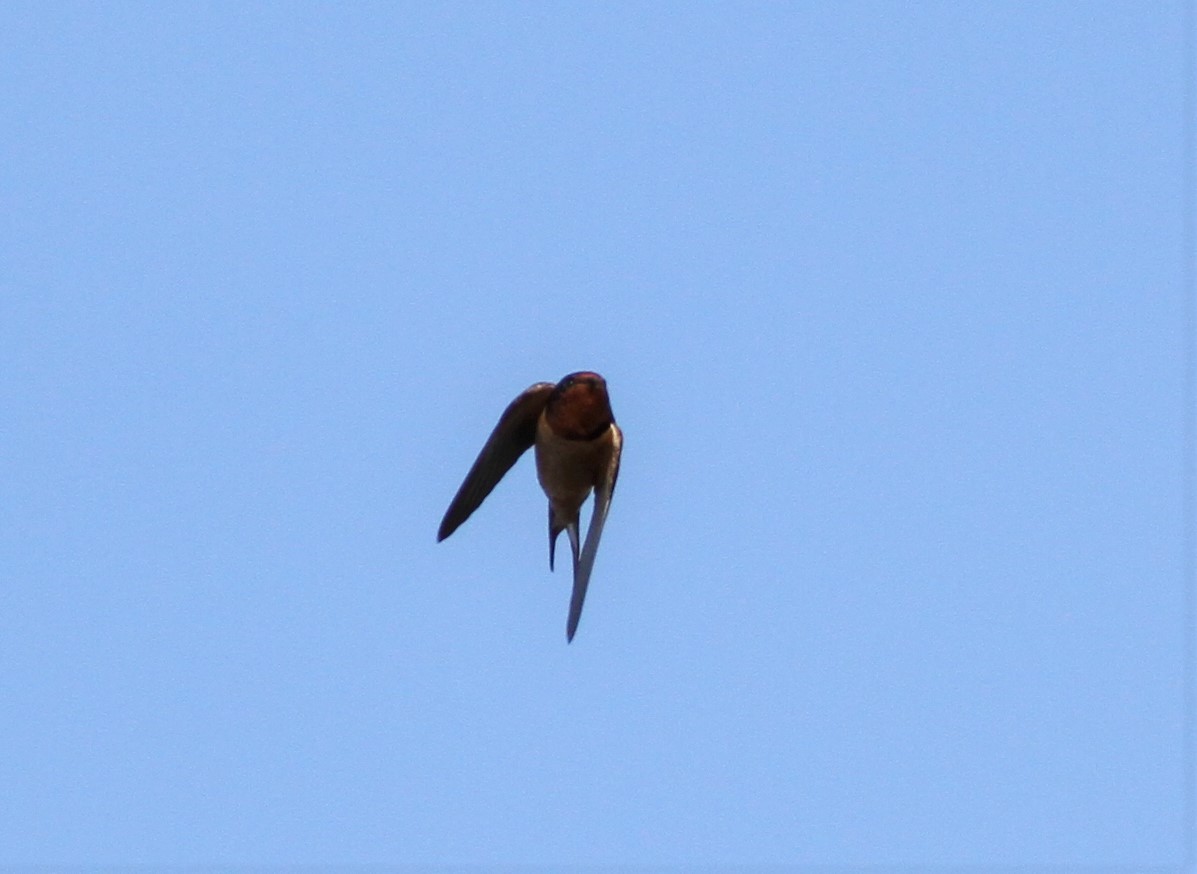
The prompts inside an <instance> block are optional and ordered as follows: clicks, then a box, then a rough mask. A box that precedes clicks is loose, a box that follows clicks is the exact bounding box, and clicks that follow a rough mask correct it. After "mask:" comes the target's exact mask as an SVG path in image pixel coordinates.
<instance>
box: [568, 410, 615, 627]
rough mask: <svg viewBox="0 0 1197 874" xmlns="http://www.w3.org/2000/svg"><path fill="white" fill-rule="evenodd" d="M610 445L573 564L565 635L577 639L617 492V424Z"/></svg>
mask: <svg viewBox="0 0 1197 874" xmlns="http://www.w3.org/2000/svg"><path fill="white" fill-rule="evenodd" d="M611 429H612V431H613V432H614V433H613V434H612V436H613V438H614V439H613V440H612V444H611V458H610V460H609V461H608V463H607V470H606V471H605V472H604V475H603V478H602V481H601V482H599V484H598V486H596V487H595V490H594V510H593V512H592V513H591V514H590V528H589V529H588V530H587V531H586V543H585V545H584V546H583V547H582V557H581V558H579V559H578V560H577V561H576V562H575V563H574V591H573V594H572V595H570V598H569V621H568V622H567V623H566V625H565V638H566V640H567V641H572V640H573V639H574V634H575V633H576V632H577V630H578V620H579V619H581V618H582V602H584V601H585V600H586V588H587V587H588V586H589V585H590V571H591V570H592V569H593V568H594V555H595V553H596V552H598V545H599V538H601V537H602V536H603V525H605V524H606V523H607V511H608V510H610V509H611V496H612V495H614V494H615V481H616V480H617V479H618V478H619V456H620V454H621V453H622V452H623V432H622V431H620V430H619V426H618V425H616V424H614V423H613V424H612V425H611Z"/></svg>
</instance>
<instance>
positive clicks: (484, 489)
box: [436, 382, 553, 543]
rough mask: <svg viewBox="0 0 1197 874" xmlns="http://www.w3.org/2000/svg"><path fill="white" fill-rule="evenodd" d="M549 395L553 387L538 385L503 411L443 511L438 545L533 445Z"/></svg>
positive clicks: (438, 533)
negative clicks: (463, 480) (538, 422)
mask: <svg viewBox="0 0 1197 874" xmlns="http://www.w3.org/2000/svg"><path fill="white" fill-rule="evenodd" d="M552 391H553V383H551V382H538V383H536V385H534V386H531V387H530V388H529V389H528V390H527V391H525V392H524V393H523V394H521V395H520V396H519V397H518V398H516V399H515V400H514V401H512V402H511V404H510V405H509V406H508V407H507V409H506V410H504V411H503V415H502V416H500V417H499V424H497V425H495V430H493V431H492V432H491V433H490V439H489V440H487V441H486V445H485V446H483V447H482V451H481V452H479V453H478V457H477V458H476V459H475V460H474V466H473V467H471V468H470V472H469V473H467V474H466V478H465V482H463V483H462V484H461V488H459V489H458V490H457V495H456V496H455V497H454V498H453V503H451V504H450V505H449V509H448V510H446V511H445V518H444V519H442V520H441V527H440V530H438V531H437V533H436V539H437V542H438V543H439V542H440V541H442V540H444V539H445V538H446V537H448V536H449V535H450V534H452V533H453V532H454V531H456V530H457V527H458V526H459V525H461V523H462V522H464V521H465V520H466V519H468V518H470V514H471V513H473V512H474V511H475V510H477V509H478V505H479V504H481V503H482V502H483V500H485V498H486V496H487V495H489V494H490V493H491V492H492V491H493V490H494V487H495V486H496V485H498V484H499V480H501V479H502V478H503V474H505V473H507V471H509V470H511V466H512V465H513V464H515V463H516V461H517V460H518V459H519V457H520V456H521V455H523V454H524V453H525V452H527V451H528V448H529V447H531V446H532V444H533V443H534V442H536V422H537V420H538V419H539V418H540V413H541V411H542V410H543V409H544V405H545V402H546V401H548V399H549V394H550V393H551V392H552Z"/></svg>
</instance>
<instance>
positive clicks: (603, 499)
mask: <svg viewBox="0 0 1197 874" xmlns="http://www.w3.org/2000/svg"><path fill="white" fill-rule="evenodd" d="M532 446H535V447H536V477H537V479H539V480H540V487H541V488H542V489H544V493H545V494H546V495H547V496H548V498H549V570H552V569H553V558H554V554H555V553H556V550H557V538H558V536H559V535H560V534H561V532H562V531H564V532H565V533H566V534H567V535H569V546H570V551H571V553H572V554H573V560H574V561H573V564H574V589H573V594H572V595H571V596H570V600H569V619H568V620H567V622H566V626H565V636H566V640H567V641H572V640H573V639H574V633H575V632H576V631H577V630H578V619H580V618H581V616H582V602H583V601H585V600H586V587H587V586H589V585H590V571H591V569H592V568H593V567H594V555H595V553H596V552H597V551H598V545H599V538H600V537H602V534H603V525H604V524H605V523H606V521H607V511H608V510H609V509H610V508H611V495H612V494H613V493H614V492H615V480H616V478H617V477H618V476H619V456H620V452H621V450H622V449H623V432H622V431H620V430H619V426H618V425H616V424H615V416H614V415H612V413H611V402H610V400H609V399H608V397H607V382H606V380H604V379H603V378H602V377H601V376H599V375H598V374H597V373H591V372H590V371H585V370H584V371H581V372H579V373H571V374H569V375H568V376H566V377H565V378H564V379H562V380H561V381H560V382H559V383H557V384H556V385H554V384H553V383H551V382H538V383H536V384H535V385H533V386H530V387H529V388H528V389H527V390H526V391H524V392H523V394H521V395H520V396H519V397H517V398H516V399H515V400H514V401H512V402H511V404H510V405H508V407H507V409H506V410H504V411H503V415H502V416H500V417H499V423H498V424H497V425H495V429H494V431H492V432H491V435H490V439H488V440H487V441H486V445H485V446H483V447H482V451H481V452H479V453H478V458H477V459H475V461H474V466H473V467H471V468H470V472H469V473H468V474H466V478H465V481H464V482H463V483H462V484H461V488H459V489H458V490H457V495H456V496H455V497H454V498H453V502H452V503H451V504H450V505H449V509H448V510H446V511H445V518H444V519H442V520H441V527H440V530H439V531H438V532H437V535H436V539H437V542H438V543H439V542H440V541H442V540H444V539H445V538H446V537H448V536H449V535H450V534H452V533H453V532H454V531H456V530H457V528H458V526H460V525H461V523H462V522H464V521H465V520H466V519H468V518H470V514H471V513H473V512H474V511H475V510H477V509H478V507H479V505H480V504H481V503H482V502H483V500H485V499H486V496H487V495H489V494H490V493H491V491H492V490H493V489H494V487H495V486H496V485H498V483H499V480H501V479H502V478H503V474H505V473H507V471H508V470H510V469H511V466H512V465H513V464H515V462H516V461H517V460H518V459H519V457H520V456H521V455H523V454H524V452H526V451H527V450H528V449H529V448H530V447H532ZM591 490H593V491H594V509H593V510H592V512H591V516H590V528H589V530H588V531H587V532H586V542H585V545H583V546H582V547H581V552H580V553H579V536H578V512H579V511H580V510H581V508H582V503H583V502H584V501H585V500H586V498H587V497H589V495H590V492H591Z"/></svg>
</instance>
